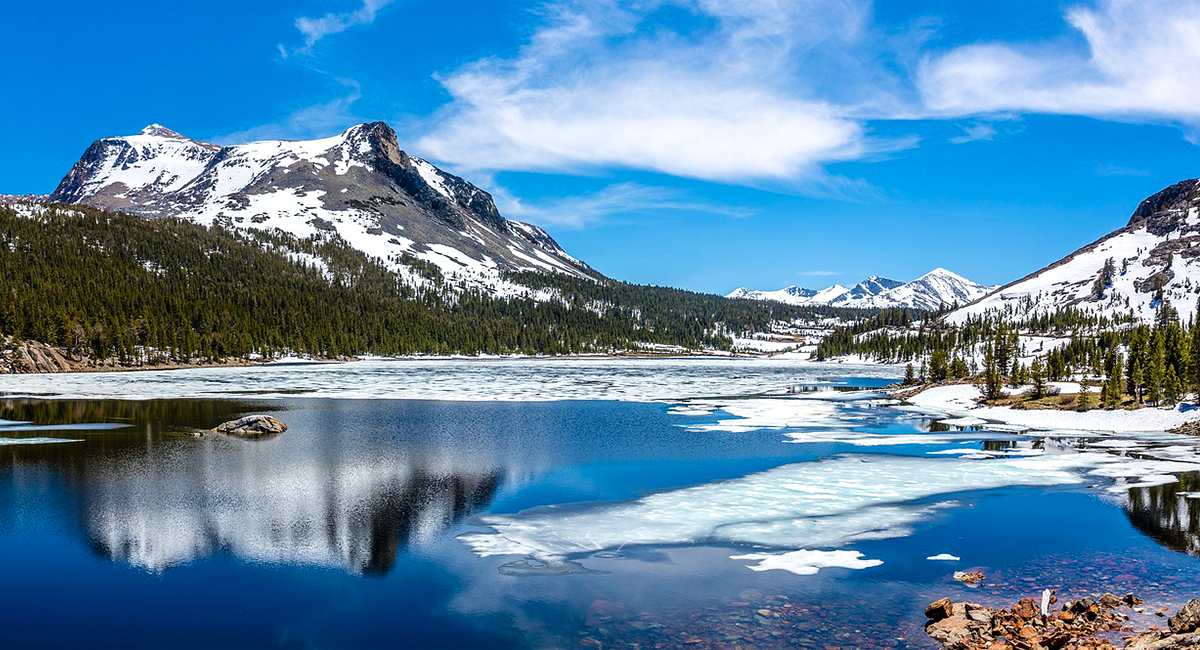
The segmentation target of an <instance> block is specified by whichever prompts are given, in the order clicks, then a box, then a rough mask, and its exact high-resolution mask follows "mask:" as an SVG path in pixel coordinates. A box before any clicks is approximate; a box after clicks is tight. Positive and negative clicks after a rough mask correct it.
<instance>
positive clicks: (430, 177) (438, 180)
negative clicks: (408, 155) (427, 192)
mask: <svg viewBox="0 0 1200 650" xmlns="http://www.w3.org/2000/svg"><path fill="white" fill-rule="evenodd" d="M412 161H413V164H414V165H416V167H417V173H419V174H420V175H421V178H423V179H425V182H426V183H428V184H429V186H430V187H432V188H433V189H435V190H437V192H438V194H441V195H442V196H444V197H446V198H448V199H450V200H451V201H453V200H454V195H453V194H451V193H450V190H448V189H446V184H445V182H443V181H442V172H441V170H439V169H438V168H437V167H434V166H433V165H431V164H429V163H428V162H426V161H424V160H422V159H420V158H417V157H416V156H412Z"/></svg>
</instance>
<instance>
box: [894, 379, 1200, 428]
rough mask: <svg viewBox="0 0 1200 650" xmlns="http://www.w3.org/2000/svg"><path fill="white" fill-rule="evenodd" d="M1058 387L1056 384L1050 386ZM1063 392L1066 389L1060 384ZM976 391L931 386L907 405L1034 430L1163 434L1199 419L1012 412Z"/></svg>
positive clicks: (1179, 410)
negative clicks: (983, 400)
mask: <svg viewBox="0 0 1200 650" xmlns="http://www.w3.org/2000/svg"><path fill="white" fill-rule="evenodd" d="M1052 385H1059V384H1052ZM1060 387H1061V388H1062V389H1063V390H1064V391H1065V392H1070V386H1069V385H1067V384H1062V385H1060ZM978 399H979V389H978V388H975V387H974V386H971V385H969V384H958V385H954V386H935V387H933V388H929V389H927V390H925V391H922V392H921V393H918V394H917V395H914V396H913V397H911V398H909V400H908V401H909V402H910V403H912V404H914V405H916V406H919V407H922V408H925V409H929V410H932V411H938V412H941V413H945V414H947V415H953V416H956V417H963V418H983V419H986V420H993V421H997V422H1003V423H1005V424H1012V425H1019V426H1025V427H1032V428H1038V429H1077V430H1082V431H1166V430H1167V429H1171V428H1173V427H1176V426H1179V425H1180V424H1183V423H1185V422H1190V421H1192V420H1196V419H1200V409H1192V408H1188V407H1185V406H1182V405H1181V406H1180V407H1176V408H1150V407H1147V408H1141V409H1136V410H1133V411H1125V410H1113V411H1108V410H1102V409H1095V410H1091V411H1058V410H1050V409H1029V410H1023V409H1014V408H1009V407H1006V406H979V405H978V404H976V400H978Z"/></svg>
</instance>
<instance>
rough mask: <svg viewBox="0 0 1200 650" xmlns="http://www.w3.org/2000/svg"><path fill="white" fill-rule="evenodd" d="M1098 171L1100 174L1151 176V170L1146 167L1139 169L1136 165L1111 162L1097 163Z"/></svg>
mask: <svg viewBox="0 0 1200 650" xmlns="http://www.w3.org/2000/svg"><path fill="white" fill-rule="evenodd" d="M1096 173H1097V174H1098V175H1100V176H1149V175H1150V172H1149V171H1146V170H1145V169H1137V168H1135V167H1126V166H1124V165H1116V164H1113V163H1110V162H1098V163H1096Z"/></svg>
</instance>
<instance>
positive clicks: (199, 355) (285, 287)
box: [0, 205, 840, 363]
mask: <svg viewBox="0 0 1200 650" xmlns="http://www.w3.org/2000/svg"><path fill="white" fill-rule="evenodd" d="M400 261H401V263H403V264H406V265H407V266H408V267H409V268H410V269H411V270H412V271H413V272H414V274H415V275H418V276H422V277H423V278H425V280H424V281H421V282H414V281H412V280H409V279H407V278H406V277H405V276H403V275H402V274H398V273H396V272H394V271H392V270H391V269H389V268H388V267H387V266H386V265H384V264H383V263H382V262H381V261H379V260H377V259H374V258H370V257H368V256H366V255H365V254H363V253H362V252H360V251H358V250H356V249H354V248H353V247H351V246H350V245H349V244H347V243H346V242H345V241H343V240H341V239H340V238H338V237H337V236H336V235H335V234H329V233H322V234H321V235H318V236H314V237H310V238H303V239H302V238H297V237H295V236H292V235H289V234H287V233H283V232H279V231H273V232H260V231H242V230H232V229H226V228H222V227H219V226H217V227H206V226H202V225H199V224H195V223H193V222H190V221H187V220H183V219H174V218H165V219H153V220H148V219H144V218H141V217H136V216H131V215H125V214H121V213H114V212H108V211H103V210H97V209H92V208H88V207H84V206H75V205H72V206H56V205H47V206H39V207H38V208H36V209H34V210H33V211H32V212H31V213H30V214H21V213H18V212H17V211H16V210H15V209H12V208H9V207H3V206H0V336H2V337H3V338H8V339H10V340H11V339H15V340H20V339H29V340H36V341H40V342H42V343H46V344H49V345H54V346H57V347H60V348H63V349H64V350H66V351H68V352H70V353H73V354H79V355H86V356H90V357H92V358H94V359H117V360H119V361H121V362H123V363H129V362H135V363H139V362H140V363H157V362H166V361H187V360H211V361H220V360H223V359H226V358H230V357H235V358H237V357H241V358H245V357H252V356H255V355H258V356H262V357H267V358H270V357H275V356H279V355H280V354H283V353H296V354H307V355H313V356H319V357H331V358H332V357H342V356H349V355H358V354H379V355H406V354H422V353H427V354H452V353H456V354H468V355H471V354H481V353H486V354H511V353H521V354H549V355H560V354H574V353H584V352H611V351H619V350H629V349H636V348H638V347H639V346H644V345H648V344H661V345H673V346H682V347H685V348H692V349H696V348H716V349H729V348H730V347H731V346H732V339H731V336H732V335H733V334H737V333H739V332H741V331H762V330H765V329H769V327H770V326H771V324H772V323H773V322H775V321H777V320H789V319H797V318H811V319H815V318H824V317H833V316H838V315H839V314H840V312H839V311H838V310H829V309H809V308H799V307H789V306H786V305H780V304H777V303H760V302H755V301H745V300H731V299H726V298H721V297H718V296H708V295H704V294H696V293H692V292H687V291H681V290H677V289H669V288H663V287H651V286H639V285H632V284H626V283H621V282H615V281H611V280H600V281H597V282H592V281H589V280H582V279H575V278H566V277H564V276H557V275H548V274H547V275H542V274H536V273H518V274H511V275H510V279H512V280H514V281H519V282H521V283H522V284H525V285H526V286H530V287H532V288H535V289H537V288H546V289H552V290H553V291H554V292H555V293H556V295H557V296H558V299H553V300H535V299H533V297H532V296H518V297H515V298H511V299H500V298H496V297H493V296H491V295H489V294H486V293H483V292H481V291H479V290H472V289H468V288H463V287H461V286H453V287H452V286H450V285H449V284H448V283H447V282H446V281H445V280H444V279H443V278H442V276H441V274H440V273H439V272H438V271H437V269H436V267H432V266H431V265H429V264H428V263H425V262H422V261H421V260H419V259H418V258H415V257H411V256H409V257H405V258H402V259H401V260H400Z"/></svg>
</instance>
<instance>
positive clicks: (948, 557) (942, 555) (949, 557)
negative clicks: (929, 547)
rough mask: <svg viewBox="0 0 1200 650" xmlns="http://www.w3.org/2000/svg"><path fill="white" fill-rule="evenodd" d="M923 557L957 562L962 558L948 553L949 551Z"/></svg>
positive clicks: (937, 560)
mask: <svg viewBox="0 0 1200 650" xmlns="http://www.w3.org/2000/svg"><path fill="white" fill-rule="evenodd" d="M925 559H926V560H933V561H935V562H958V561H960V560H962V558H961V557H958V556H957V555H950V554H949V553H938V554H937V555H930V556H929V557H927V558H925Z"/></svg>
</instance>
